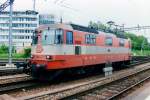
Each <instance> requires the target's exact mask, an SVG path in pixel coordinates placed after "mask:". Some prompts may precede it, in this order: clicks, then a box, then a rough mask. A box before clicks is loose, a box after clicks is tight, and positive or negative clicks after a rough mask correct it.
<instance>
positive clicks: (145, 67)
mask: <svg viewBox="0 0 150 100" xmlns="http://www.w3.org/2000/svg"><path fill="white" fill-rule="evenodd" d="M149 73H150V63H147V64H142V65H139V66H137V67H136V68H130V69H126V70H124V71H119V72H117V73H114V74H113V75H111V76H107V77H104V78H100V79H95V80H91V81H89V82H83V83H78V84H74V85H71V86H68V85H67V86H64V87H62V88H58V89H53V90H49V91H45V92H41V93H37V94H33V95H30V96H25V97H21V98H17V99H19V100H20V99H21V100H35V99H36V100H41V99H42V100H43V99H44V100H50V99H51V100H53V99H70V98H71V99H72V98H73V99H80V97H81V98H82V96H84V95H81V94H85V93H87V92H88V93H89V91H91V90H93V89H97V88H105V89H104V90H107V91H104V90H103V91H101V92H105V93H106V95H105V93H104V94H103V95H101V97H99V98H101V99H103V98H105V99H109V98H110V99H111V98H112V97H113V96H114V95H116V94H118V93H120V90H123V88H119V87H118V88H116V89H118V90H115V89H114V90H111V88H115V86H119V85H120V84H123V83H124V84H123V86H122V87H124V89H126V87H129V85H133V84H137V83H138V82H139V80H146V79H148V78H149V77H150V74H149ZM134 76H138V77H137V78H135V77H134ZM132 77H133V78H132ZM125 79H129V80H125ZM132 79H133V80H132ZM121 80H122V81H125V82H123V83H122V82H121ZM118 81H119V82H118ZM128 82H131V83H133V84H131V83H128ZM112 83H118V84H119V83H120V84H119V85H112ZM107 85H109V86H112V87H110V89H107V88H108V87H105V86H107ZM113 86H114V87H113ZM107 93H108V94H109V95H108V94H107ZM85 95H86V94H85ZM77 97H79V98H77Z"/></svg>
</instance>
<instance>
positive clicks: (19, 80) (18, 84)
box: [0, 74, 33, 94]
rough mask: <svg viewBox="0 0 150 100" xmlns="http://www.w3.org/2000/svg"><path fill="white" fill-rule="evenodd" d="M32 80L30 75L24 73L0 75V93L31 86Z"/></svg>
mask: <svg viewBox="0 0 150 100" xmlns="http://www.w3.org/2000/svg"><path fill="white" fill-rule="evenodd" d="M32 81H33V79H32V77H31V76H29V75H26V74H17V75H11V76H2V77H0V94H3V93H6V92H7V91H11V90H15V89H19V88H23V87H27V86H31V85H32V84H33V83H32Z"/></svg>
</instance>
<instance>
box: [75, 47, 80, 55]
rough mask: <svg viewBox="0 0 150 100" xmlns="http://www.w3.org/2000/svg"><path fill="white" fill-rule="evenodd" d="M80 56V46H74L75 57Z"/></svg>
mask: <svg viewBox="0 0 150 100" xmlns="http://www.w3.org/2000/svg"><path fill="white" fill-rule="evenodd" d="M80 54H81V46H75V55H80Z"/></svg>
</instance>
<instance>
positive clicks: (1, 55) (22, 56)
mask: <svg viewBox="0 0 150 100" xmlns="http://www.w3.org/2000/svg"><path fill="white" fill-rule="evenodd" d="M8 57H9V54H0V58H2V59H3V58H8ZM12 58H14V59H20V58H26V57H24V54H16V53H15V54H12Z"/></svg>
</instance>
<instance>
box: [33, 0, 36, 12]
mask: <svg viewBox="0 0 150 100" xmlns="http://www.w3.org/2000/svg"><path fill="white" fill-rule="evenodd" d="M35 4H36V0H33V10H34V11H35V10H36V9H35Z"/></svg>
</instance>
